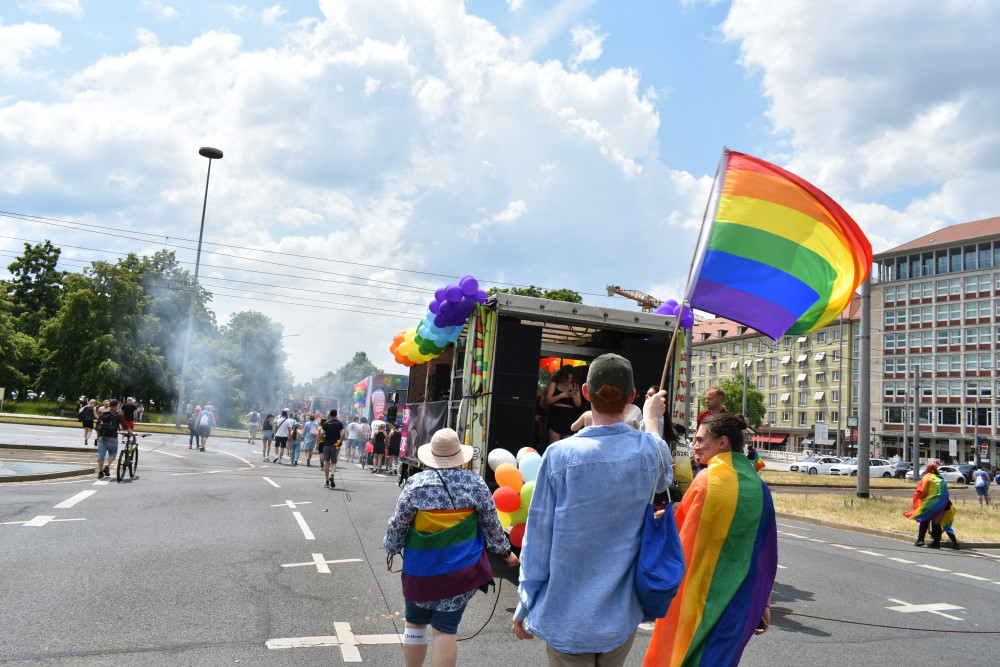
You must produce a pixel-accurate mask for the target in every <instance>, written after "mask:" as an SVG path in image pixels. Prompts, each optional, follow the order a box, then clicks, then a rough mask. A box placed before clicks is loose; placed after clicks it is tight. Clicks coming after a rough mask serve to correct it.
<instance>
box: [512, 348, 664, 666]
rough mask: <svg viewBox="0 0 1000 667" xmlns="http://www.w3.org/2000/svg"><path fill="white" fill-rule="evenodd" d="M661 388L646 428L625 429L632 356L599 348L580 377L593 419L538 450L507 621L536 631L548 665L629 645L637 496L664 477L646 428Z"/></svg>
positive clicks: (653, 400)
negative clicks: (517, 580) (515, 589)
mask: <svg viewBox="0 0 1000 667" xmlns="http://www.w3.org/2000/svg"><path fill="white" fill-rule="evenodd" d="M665 394H666V392H664V391H660V392H657V393H656V394H654V395H653V396H651V397H650V398H648V399H647V400H646V403H645V405H644V406H643V420H644V423H645V426H646V432H645V433H642V432H639V431H636V430H634V429H632V428H631V427H630V426H628V425H627V424H626V423H625V422H624V421H623V414H624V411H625V407H626V406H627V404H629V403H631V402H632V401H633V400H635V385H634V382H633V376H632V365H631V364H630V363H629V361H628V360H627V359H625V358H624V357H621V356H619V355H617V354H605V355H601V356H600V357H598V358H597V359H595V360H594V362H593V363H592V364H591V366H590V369H589V372H588V374H587V383H586V384H585V385H584V386H583V395H584V397H585V398H586V399H587V400H588V401H590V402H591V405H592V413H593V421H594V423H593V426H588V427H586V428H584V429H582V430H580V431H579V432H578V433H577V434H576V435H575V436H573V437H570V438H566V439H564V440H560V441H558V442H556V443H553V444H551V445H549V447H548V449H546V450H545V455H544V456H543V458H542V466H541V468H540V469H539V471H538V478H537V479H536V481H535V491H534V494H533V496H532V500H531V508H530V509H529V511H528V523H527V530H526V533H525V537H524V547H523V549H522V551H521V582H520V585H519V586H518V597H519V603H518V606H517V609H516V611H515V612H514V621H513V631H514V634H515V635H517V636H518V638H520V639H531V638H532V637H534V636H535V635H537V636H538V637H540V638H541V639H543V640H544V641H545V643H546V644H548V647H547V654H548V659H549V664H550V665H563V664H598V662H599V664H601V665H622V664H624V662H625V659H626V657H627V656H628V652H629V649H631V647H632V642H633V640H634V639H635V630H636V628H637V627H638V626H639V623H640V622H642V618H643V614H642V608H641V607H640V606H639V601H638V598H637V597H636V593H635V562H636V556H637V554H638V553H639V543H640V539H641V535H642V526H643V520H644V517H645V511H646V505H647V504H648V503H649V501H650V497H651V496H652V494H653V488H654V486H655V487H656V490H657V491H663V490H665V489H666V488H667V487H668V486H669V484H670V480H671V477H672V473H671V466H670V463H671V459H670V449H669V447H667V444H666V443H665V442H664V441H663V439H662V438H660V437H659V436H658V435H655V434H656V433H657V431H658V429H657V420H658V419H659V418H660V417H662V416H663V413H664V411H665V410H666V403H665V402H664V396H665ZM657 447H659V449H660V454H662V456H663V459H662V461H663V463H662V465H659V464H660V460H659V455H660V454H658V453H657ZM658 470H659V473H658Z"/></svg>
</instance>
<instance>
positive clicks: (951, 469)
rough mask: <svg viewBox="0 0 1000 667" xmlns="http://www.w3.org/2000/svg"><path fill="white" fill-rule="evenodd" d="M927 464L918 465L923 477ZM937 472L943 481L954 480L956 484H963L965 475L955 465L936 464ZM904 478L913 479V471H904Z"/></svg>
mask: <svg viewBox="0 0 1000 667" xmlns="http://www.w3.org/2000/svg"><path fill="white" fill-rule="evenodd" d="M926 468H927V466H920V476H921V477H923V476H924V473H925V472H926ZM938 472H939V473H941V476H942V477H944V478H945V481H948V482H954V483H956V484H965V481H966V480H965V475H963V474H962V473H961V472H960V471H959V469H958V468H957V467H956V466H942V465H939V466H938ZM906 479H913V471H912V470H911V471H910V472H908V473H906Z"/></svg>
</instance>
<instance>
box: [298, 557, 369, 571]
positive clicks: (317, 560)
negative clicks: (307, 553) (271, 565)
mask: <svg viewBox="0 0 1000 667" xmlns="http://www.w3.org/2000/svg"><path fill="white" fill-rule="evenodd" d="M312 557H313V559H312V560H311V561H309V562H308V563H285V564H283V565H282V566H281V567H303V566H305V565H315V566H316V571H317V572H319V573H320V574H330V565H331V564H333V565H336V564H338V563H360V562H361V559H360V558H341V559H340V560H325V559H324V558H323V554H313V555H312Z"/></svg>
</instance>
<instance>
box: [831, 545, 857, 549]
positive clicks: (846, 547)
mask: <svg viewBox="0 0 1000 667" xmlns="http://www.w3.org/2000/svg"><path fill="white" fill-rule="evenodd" d="M830 546H831V547H837V548H838V549H851V550H854V549H857V547H852V546H848V545H846V544H831V545H830Z"/></svg>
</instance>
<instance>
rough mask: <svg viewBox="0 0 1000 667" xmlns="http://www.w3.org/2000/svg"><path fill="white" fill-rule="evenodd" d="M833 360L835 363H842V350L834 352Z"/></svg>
mask: <svg viewBox="0 0 1000 667" xmlns="http://www.w3.org/2000/svg"><path fill="white" fill-rule="evenodd" d="M833 360H834V361H840V350H834V351H833Z"/></svg>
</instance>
